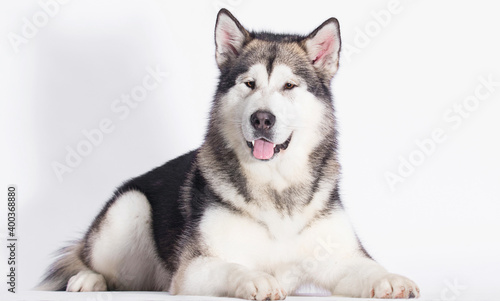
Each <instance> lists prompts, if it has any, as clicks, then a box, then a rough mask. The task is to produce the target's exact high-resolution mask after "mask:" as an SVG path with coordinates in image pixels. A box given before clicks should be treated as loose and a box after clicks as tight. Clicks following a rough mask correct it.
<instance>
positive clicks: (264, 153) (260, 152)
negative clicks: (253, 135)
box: [253, 139, 274, 160]
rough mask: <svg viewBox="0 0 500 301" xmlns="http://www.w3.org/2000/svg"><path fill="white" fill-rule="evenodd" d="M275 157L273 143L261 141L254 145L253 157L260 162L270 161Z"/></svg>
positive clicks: (256, 141)
mask: <svg viewBox="0 0 500 301" xmlns="http://www.w3.org/2000/svg"><path fill="white" fill-rule="evenodd" d="M273 155H274V147H273V144H272V143H271V142H267V141H266V140H263V139H259V140H255V144H254V145H253V156H254V157H255V158H257V159H260V160H269V159H271V158H272V157H273Z"/></svg>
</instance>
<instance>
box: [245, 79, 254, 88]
mask: <svg viewBox="0 0 500 301" xmlns="http://www.w3.org/2000/svg"><path fill="white" fill-rule="evenodd" d="M245 85H246V86H247V87H249V88H250V89H252V90H253V89H254V88H255V82H254V81H247V82H245Z"/></svg>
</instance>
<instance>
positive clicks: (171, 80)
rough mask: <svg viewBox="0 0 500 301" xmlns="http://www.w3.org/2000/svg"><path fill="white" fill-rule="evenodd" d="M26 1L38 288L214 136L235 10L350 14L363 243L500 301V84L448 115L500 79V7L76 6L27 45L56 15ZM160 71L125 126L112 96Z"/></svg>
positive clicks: (22, 244) (347, 162)
mask: <svg viewBox="0 0 500 301" xmlns="http://www.w3.org/2000/svg"><path fill="white" fill-rule="evenodd" d="M18 2H21V1H9V2H8V3H7V1H3V2H2V4H1V5H0V37H1V39H0V51H1V53H0V99H1V100H0V101H1V107H0V133H1V136H0V141H1V147H0V160H1V161H0V162H1V166H0V183H1V185H0V187H2V188H1V189H2V190H3V191H4V192H5V193H3V195H5V198H6V187H7V185H9V184H15V185H17V188H18V192H19V201H18V202H19V203H18V208H17V209H18V214H19V220H18V222H19V224H18V231H17V235H18V237H19V246H18V254H17V256H18V269H19V278H18V290H19V291H20V292H23V291H28V290H30V289H31V288H32V287H33V286H35V285H36V283H37V282H38V280H39V279H40V277H41V275H42V273H43V272H44V270H45V268H46V267H47V266H48V265H49V263H50V262H51V253H52V252H54V251H55V250H57V249H58V248H60V247H61V246H63V245H64V244H65V242H66V241H69V240H73V239H76V238H79V237H81V234H82V233H83V232H84V231H85V230H86V228H87V226H88V225H89V224H90V222H91V221H92V219H93V218H94V216H95V215H96V214H97V213H98V212H99V210H100V208H101V206H102V205H103V204H104V202H105V201H106V200H107V199H108V198H109V197H110V196H111V195H112V192H113V190H114V188H115V187H116V186H118V185H120V183H122V182H123V181H125V180H127V179H129V178H131V177H134V176H137V175H139V174H142V173H144V172H146V171H148V170H149V169H151V168H153V167H156V166H158V165H161V164H163V163H164V162H165V161H167V160H170V159H172V158H174V157H176V156H178V155H181V154H183V153H185V152H187V151H189V150H192V149H195V148H197V147H198V146H199V145H200V144H201V142H202V140H203V135H204V131H205V127H206V124H207V117H208V110H209V107H210V102H211V99H212V95H213V94H214V91H215V85H216V80H217V76H218V70H217V67H216V64H215V60H214V45H213V27H214V23H215V17H216V13H217V11H218V9H219V8H220V7H226V8H229V9H230V10H231V11H232V12H233V13H234V14H235V16H236V17H237V18H238V19H239V20H240V21H241V22H242V24H243V25H244V26H246V27H247V28H248V29H254V30H263V29H265V30H270V31H277V32H295V33H301V34H307V33H309V32H310V31H312V30H313V29H315V28H316V27H317V26H318V25H319V24H321V23H322V22H323V21H324V20H326V19H327V18H329V17H332V16H334V17H337V18H338V19H339V21H340V24H341V32H342V38H343V47H344V48H343V54H342V58H341V64H340V65H341V66H340V70H339V72H338V74H337V76H336V78H335V79H334V82H333V89H334V95H335V106H336V109H337V117H338V121H339V122H338V123H339V132H340V137H339V139H340V159H341V164H342V166H343V179H342V196H343V201H344V204H345V206H346V208H347V211H348V213H349V214H350V216H351V218H352V221H353V223H354V226H355V228H356V229H357V231H358V234H359V236H360V238H361V240H362V241H363V242H364V245H365V247H366V248H367V250H368V251H369V252H370V253H371V254H372V255H373V257H374V258H375V259H377V260H378V261H379V262H380V263H382V264H383V265H384V266H385V267H387V268H388V269H389V270H391V271H393V272H397V273H401V274H404V275H406V276H408V277H410V278H412V279H414V280H415V281H416V282H417V283H418V284H419V285H420V288H421V290H422V294H423V297H424V298H426V299H431V300H478V299H480V298H482V299H484V300H494V299H498V289H497V286H498V283H499V280H500V279H499V276H498V270H499V268H500V259H499V258H500V257H499V255H498V254H500V242H499V240H500V238H499V237H500V235H499V232H500V231H499V229H500V219H499V218H498V217H499V213H500V202H499V201H500V191H499V186H500V159H499V154H500V142H499V139H500V118H499V114H500V91H499V90H500V87H496V88H494V91H493V93H491V95H489V96H488V97H486V99H485V100H481V101H479V103H478V104H477V106H476V108H475V110H472V111H469V112H467V114H469V116H468V117H467V118H463V120H462V123H461V124H460V125H459V126H458V127H456V128H454V127H453V125H454V124H455V123H454V122H449V121H446V120H445V117H444V116H445V115H446V114H452V115H454V116H458V115H455V114H454V113H448V111H449V110H453V108H454V105H456V104H461V103H462V102H464V100H465V99H466V98H467V97H469V96H474V93H475V90H476V88H477V87H478V86H481V82H480V80H479V78H480V77H483V78H488V77H489V76H492V78H493V80H495V81H497V82H498V81H500V59H499V57H500V55H499V54H500V42H499V35H498V29H499V28H500V18H498V11H499V7H498V5H497V4H495V2H494V1H430V0H420V1H417V0H401V1H399V2H398V3H399V5H398V6H397V7H398V9H397V13H393V14H391V15H390V20H389V19H387V18H386V19H385V20H386V22H385V24H383V25H380V23H378V25H377V23H374V22H376V17H375V15H380V13H379V12H380V11H381V10H387V7H388V5H389V3H390V2H391V1H388V0H377V1H373V0H370V1H355V2H354V1H347V0H346V1H300V2H299V1H273V2H272V3H270V2H271V1H251V2H250V1H241V0H219V1H168V2H167V1H118V0H115V1H98V0H92V1H76V0H74V1H68V3H67V4H64V5H61V6H60V7H59V12H58V13H56V14H55V15H54V16H53V17H50V18H49V20H48V22H47V24H46V25H45V26H42V27H38V32H37V33H36V35H35V36H34V37H31V38H29V39H27V42H26V43H24V44H21V45H19V47H18V50H19V51H18V52H16V51H15V47H13V45H12V44H11V43H10V42H9V38H8V37H9V34H10V35H12V34H11V33H14V34H18V35H20V34H21V33H22V29H23V26H24V25H23V24H24V21H23V18H27V19H28V20H32V18H33V16H34V15H36V14H37V13H38V12H40V11H43V10H42V8H41V6H40V5H39V4H38V2H37V1H22V3H18ZM377 29H380V30H377ZM360 32H363V33H365V34H366V33H368V34H369V35H371V37H370V36H368V38H366V37H365V38H364V40H363V39H362V38H360V36H361V34H360ZM361 42H364V43H361ZM355 48H356V49H357V51H356V50H353V49H355ZM349 50H350V51H349ZM147 66H151V67H153V68H154V67H156V66H159V68H160V69H161V70H163V71H165V72H168V76H167V77H166V78H165V80H164V81H163V82H162V83H161V84H160V85H159V87H158V88H157V89H155V90H154V91H151V92H150V93H149V94H148V96H147V98H146V99H145V100H144V101H142V102H140V103H139V104H138V106H137V108H135V109H134V110H132V111H131V113H130V115H129V116H128V117H127V118H125V119H123V120H121V119H120V118H119V116H118V114H116V113H115V112H113V111H112V110H111V109H110V107H111V104H112V102H113V101H114V100H115V99H119V98H120V96H121V95H122V94H129V93H130V92H131V90H132V89H133V88H134V87H136V86H138V85H140V84H141V82H142V80H143V78H144V77H145V76H146V74H147V72H146V69H145V68H146V67H147ZM481 91H487V90H484V89H483V90H481ZM103 118H108V119H110V120H112V122H113V125H114V131H113V132H112V133H110V134H106V135H104V139H103V142H102V143H101V144H100V145H98V146H96V147H94V148H93V150H92V151H91V153H90V155H88V156H87V157H85V158H84V159H83V160H82V162H81V164H80V165H79V166H77V167H76V168H74V170H73V171H72V172H71V173H66V174H64V175H63V180H62V181H59V180H58V178H57V177H56V174H55V173H54V171H53V169H52V166H51V164H52V163H53V162H54V161H57V162H60V163H65V156H66V154H67V150H66V147H67V146H69V147H71V148H76V146H77V144H78V143H80V142H81V141H82V140H84V138H85V137H84V136H83V134H82V130H91V129H94V128H97V127H98V125H99V122H100V120H101V119H103ZM436 129H442V130H443V131H444V133H445V136H446V139H445V140H444V142H441V143H439V144H437V145H436V147H435V149H434V150H433V152H432V153H430V154H429V155H425V156H424V157H423V159H422V157H418V154H416V153H415V152H418V150H419V148H418V147H417V145H416V142H415V141H416V140H419V141H422V140H424V139H428V138H430V137H431V133H432V132H433V131H435V130H436ZM412 153H414V156H417V157H415V158H420V159H421V161H420V162H418V163H419V165H418V166H416V167H415V168H414V171H413V173H412V174H411V175H409V176H407V177H404V178H403V180H404V182H402V183H397V184H396V185H395V186H394V189H391V187H390V185H389V184H388V182H387V180H386V174H387V172H392V173H397V172H398V166H399V165H400V164H401V160H402V159H401V158H406V160H408V159H409V157H410V155H411V154H412ZM0 203H1V204H4V205H1V209H0V210H1V216H0V221H1V224H0V225H1V226H0V231H1V234H2V240H4V241H5V235H6V230H5V229H6V226H5V225H6V222H5V218H6V213H5V212H6V204H5V203H6V201H5V202H0ZM2 245H3V243H2ZM1 249H2V253H1V254H2V255H1V259H0V262H1V266H2V272H1V275H4V274H5V272H4V271H5V269H6V258H7V254H6V252H5V251H6V249H5V248H1ZM1 282H2V283H5V281H4V276H2V279H1ZM457 285H458V287H457ZM453 286H455V288H454V289H453ZM2 287H4V286H3V285H2ZM4 292H5V289H3V288H2V293H4Z"/></svg>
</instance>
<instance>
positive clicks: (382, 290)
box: [370, 274, 420, 299]
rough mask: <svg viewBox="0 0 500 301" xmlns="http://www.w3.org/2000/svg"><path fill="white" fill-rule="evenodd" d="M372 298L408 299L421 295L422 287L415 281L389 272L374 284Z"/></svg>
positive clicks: (371, 291)
mask: <svg viewBox="0 0 500 301" xmlns="http://www.w3.org/2000/svg"><path fill="white" fill-rule="evenodd" d="M370 297H371V298H382V299H406V298H418V297H420V289H419V288H418V286H417V285H416V284H415V282H413V281H411V280H410V279H408V278H406V277H403V276H401V275H397V274H387V275H384V276H382V277H380V278H378V279H377V280H375V281H374V282H373V284H372V288H371V290H370Z"/></svg>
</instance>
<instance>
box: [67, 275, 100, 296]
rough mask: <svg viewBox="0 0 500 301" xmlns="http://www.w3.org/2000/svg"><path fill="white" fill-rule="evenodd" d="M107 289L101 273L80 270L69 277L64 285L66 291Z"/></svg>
mask: <svg viewBox="0 0 500 301" xmlns="http://www.w3.org/2000/svg"><path fill="white" fill-rule="evenodd" d="M105 290H107V286H106V280H105V279H104V277H103V276H102V275H101V274H97V273H94V272H92V271H81V272H79V273H78V274H76V275H75V276H73V277H71V278H70V279H69V281H68V285H67V286H66V291H68V292H97V291H105Z"/></svg>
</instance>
